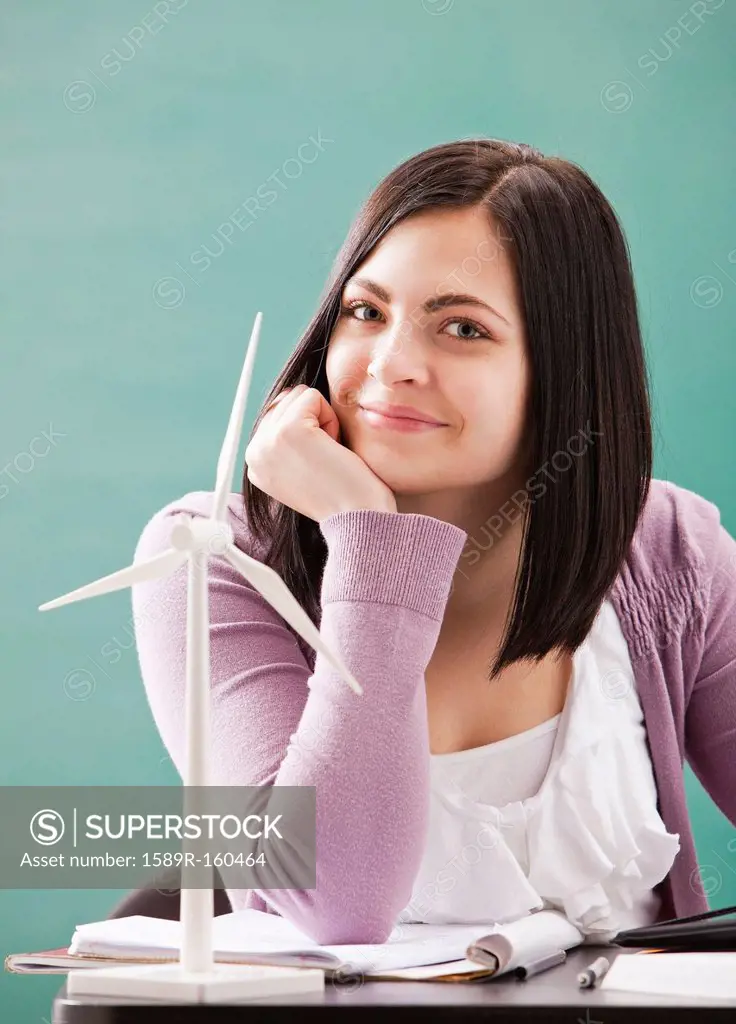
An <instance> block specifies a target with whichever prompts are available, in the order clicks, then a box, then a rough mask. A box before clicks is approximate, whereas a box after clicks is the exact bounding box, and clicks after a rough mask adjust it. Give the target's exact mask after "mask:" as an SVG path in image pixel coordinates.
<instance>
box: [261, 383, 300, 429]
mask: <svg viewBox="0 0 736 1024" xmlns="http://www.w3.org/2000/svg"><path fill="white" fill-rule="evenodd" d="M306 386H307V385H306V384H297V385H296V386H295V387H290V388H284V390H283V391H280V392H279V393H278V395H276V397H275V398H274V399H273V401H272V402H270V403H269V405H268V408H267V409H266V411H265V412H264V414H263V418H264V419H265V417H266V416H267V415H268V414H269V413H270V412H272V411H273V410H274V409H281V408H283V405H284V402H285V401H286V399H289V398H292V397H293V396H294V393H295V392H298V391H299V390H300V389H301V390H303V389H304V388H305V387H306ZM271 418H272V419H273V420H276V419H279V418H280V417H278V416H274V417H271Z"/></svg>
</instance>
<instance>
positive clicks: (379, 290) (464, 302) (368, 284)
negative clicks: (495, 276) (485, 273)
mask: <svg viewBox="0 0 736 1024" xmlns="http://www.w3.org/2000/svg"><path fill="white" fill-rule="evenodd" d="M349 284H357V285H359V286H360V287H361V288H365V289H366V291H369V292H373V294H374V295H375V296H376V297H377V298H379V299H381V301H382V302H386V303H388V304H389V305H390V304H391V296H390V294H389V293H388V292H387V291H386V289H385V288H383V287H382V286H381V285H380V284H376V282H375V281H371V280H370V278H368V277H351V278H350V279H349V280H348V281H346V282H345V285H346V286H347V285H349ZM447 306H480V307H481V308H482V309H487V310H488V312H489V313H493V315H494V316H497V317H498V319H499V320H503V322H504V323H505V324H506V325H507V326H508V327H510V326H511V324H510V323H509V322H508V320H507V319H506V317H505V316H502V315H501V314H500V313H499V312H498V310H497V309H494V308H493V306H489V305H488V303H487V302H483V300H482V299H479V298H478V297H477V296H476V295H464V294H458V293H457V292H445V294H444V295H436V296H433V297H430V298H429V299H426V300H425V301H424V302H423V303H422V307H421V308H422V309H423V311H424V312H425V313H435V312H436V311H437V310H438V309H445V308H446V307H447Z"/></svg>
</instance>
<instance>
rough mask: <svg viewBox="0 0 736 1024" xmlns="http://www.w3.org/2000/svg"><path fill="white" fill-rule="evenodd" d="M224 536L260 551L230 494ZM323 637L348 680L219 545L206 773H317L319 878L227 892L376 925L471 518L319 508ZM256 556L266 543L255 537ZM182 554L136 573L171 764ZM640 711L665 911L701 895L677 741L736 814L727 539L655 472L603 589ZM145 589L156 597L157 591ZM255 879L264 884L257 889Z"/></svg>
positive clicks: (179, 717) (395, 877) (419, 786)
mask: <svg viewBox="0 0 736 1024" xmlns="http://www.w3.org/2000/svg"><path fill="white" fill-rule="evenodd" d="M211 498H212V495H211V493H210V492H204V491H202V492H195V493H192V494H187V495H185V496H184V497H183V498H181V499H179V500H178V501H174V502H172V503H171V504H169V505H167V506H166V507H165V508H163V509H161V510H160V511H159V512H157V513H156V514H155V515H154V516H153V518H152V519H151V520H150V521H149V522H148V523H147V525H146V526H145V528H144V530H143V533H142V535H141V537H140V540H139V543H138V545H137V548H136V554H135V557H136V559H140V558H145V557H148V556H150V555H153V554H155V553H157V552H159V551H161V550H162V549H163V548H165V547H167V546H168V544H169V533H170V528H171V522H170V517H171V516H172V515H174V514H175V513H177V512H181V511H184V512H190V513H199V514H207V513H208V512H209V510H210V502H211ZM229 510H230V522H231V525H232V527H233V530H234V533H235V539H236V544H237V545H238V546H239V547H240V548H241V549H242V550H244V551H246V552H247V553H248V554H250V555H252V556H253V557H259V551H258V550H257V549H256V546H255V545H254V543H253V541H252V538H249V536H248V531H247V529H246V525H245V522H244V518H243V504H242V496H241V495H240V494H233V495H232V496H231V500H230V503H229ZM321 531H322V534H323V536H324V538H325V541H326V544H327V549H328V554H327V559H326V562H325V567H324V573H323V577H322V581H321V601H320V605H321V622H320V623H319V625H320V631H321V633H322V635H323V637H324V638H325V639H326V640H327V641H328V643H330V644H331V645H332V646H333V647H334V648H336V649H339V650H340V652H341V654H342V656H343V658H344V660H345V662H346V663H347V665H348V666H349V667H350V669H351V671H352V673H353V674H354V675H355V677H356V678H357V679H359V680H360V682H361V684H362V686H363V689H364V694H363V696H362V697H359V696H357V695H356V694H354V693H353V691H352V690H350V689H349V688H348V686H347V685H346V684H345V683H344V682H343V681H342V680H341V679H340V678H339V677H338V676H337V674H336V672H335V671H334V670H333V669H332V667H331V666H330V665H329V663H327V662H326V661H325V659H324V658H323V657H322V656H321V655H319V656H317V658H316V661H315V655H314V652H313V650H312V649H311V648H309V647H308V646H307V645H306V644H305V643H304V641H302V640H301V638H299V639H297V637H296V634H295V633H294V632H293V631H292V630H291V629H290V628H289V627H288V626H287V625H286V623H285V622H284V620H283V619H282V618H281V617H280V616H279V615H278V614H277V612H276V611H274V609H273V608H271V606H270V605H269V604H268V603H267V602H266V601H264V599H263V598H262V597H261V596H260V594H259V593H258V592H257V591H256V590H255V589H254V588H253V587H251V586H250V584H248V583H247V582H246V581H245V579H243V578H242V577H241V576H239V575H238V573H236V572H235V571H234V570H233V569H232V568H231V567H230V566H229V565H228V564H227V563H226V562H224V561H222V560H221V559H219V558H211V559H210V563H209V571H210V588H209V596H210V621H211V661H212V699H213V708H212V729H213V733H212V736H213V747H214V756H213V764H212V784H213V785H228V786H237V785H243V786H246V785H247V786H254V785H260V784H271V783H272V784H275V785H279V786H315V787H316V794H317V819H316V826H317V834H316V842H317V851H318V855H317V875H316V879H317V885H316V888H315V889H301V890H297V889H291V890H289V889H271V890H267V891H266V892H265V893H264V892H263V891H262V890H248V889H234V890H228V896H229V899H230V902H231V904H232V906H233V908H234V909H235V910H239V909H241V908H243V907H246V906H247V907H255V908H257V909H260V910H269V911H270V912H274V913H279V914H281V915H282V916H284V917H286V918H288V919H289V920H290V921H292V922H293V923H294V924H295V925H297V927H299V928H300V929H302V930H303V931H304V932H306V933H307V934H309V935H311V936H312V937H313V938H314V939H315V940H317V941H318V942H321V943H325V944H332V943H362V942H381V941H384V940H385V938H387V936H388V934H389V932H390V931H391V928H392V927H393V925H394V924H395V923H396V921H397V919H398V916H399V915H400V913H401V911H402V909H403V907H405V906H406V904H407V903H408V902H409V900H410V898H411V892H412V887H413V881H414V877H415V874H416V871H417V870H418V867H419V861H420V858H421V854H422V850H423V844H424V842H425V836H426V829H427V827H428V816H427V815H428V792H429V740H428V729H427V717H426V695H425V689H424V685H423V684H424V671H425V669H426V666H427V664H428V663H429V659H430V657H431V655H432V652H433V650H434V646H435V644H436V642H437V638H438V635H439V630H440V625H441V622H442V617H443V614H444V609H445V605H446V602H447V600H448V597H449V593H450V587H451V583H452V578H453V574H454V572H455V569H456V567H457V564H458V561H459V558H460V555H461V553H462V551H463V547H464V544H465V541H466V540H467V534H466V533H465V531H463V530H461V529H459V528H458V527H456V526H454V525H452V524H450V523H446V522H444V521H442V520H439V519H435V518H433V517H431V516H424V515H416V514H399V513H393V512H377V511H372V510H367V509H362V510H357V511H351V512H339V513H336V514H335V515H332V516H329V517H328V518H327V519H325V520H323V522H322V524H321ZM260 554H261V556H262V554H263V552H262V551H261V552H260ZM186 596H187V570H186V567H183V568H182V569H180V570H179V571H177V572H176V573H175V574H174V575H173V576H172V577H170V578H169V579H168V580H164V581H157V582H154V583H145V584H139V585H136V586H135V587H134V588H133V610H134V616H135V621H136V640H137V648H138V655H139V659H140V668H141V673H142V677H143V682H144V684H145V688H146V693H147V696H148V700H149V703H150V706H151V711H152V713H153V717H154V719H155V722H156V725H157V727H158V729H159V732H160V734H161V737H162V739H163V742H164V743H165V745H166V747H167V749H168V751H169V753H170V755H171V759H172V761H173V762H174V764H175V765H176V767H177V769H178V770H179V774H180V775H182V773H183V761H184V751H185V748H184V668H185V662H184V658H185V618H186ZM609 596H610V599H611V601H612V603H613V605H614V607H615V609H616V612H617V614H618V617H619V620H620V623H621V628H622V630H623V633H624V635H625V637H626V640H627V643H628V647H629V653H630V656H631V660H632V665H633V669H634V673H635V679H636V684H637V689H638V693H639V697H640V701H641V704H642V708H643V712H644V720H645V725H646V729H647V735H648V741H649V747H650V754H651V758H652V763H653V768H654V774H655V780H656V784H657V790H658V795H659V804H658V808H659V813H660V815H661V816H662V819H663V821H664V824H665V826H666V827H667V829H668V831H670V832H676V833H678V834H679V836H680V843H681V848H680V852H679V853H678V855H677V858H676V860H675V863H674V865H673V867H672V869H671V870H670V873H669V874H668V876H667V878H666V879H664V881H663V882H662V883H660V886H658V891H659V892H660V894H661V895H662V898H663V904H662V909H661V912H660V916H659V919H660V920H663V919H664V918H666V917H672V916H675V915H677V916H685V915H690V914H695V913H699V912H701V911H703V910H707V909H708V901H707V899H706V896H705V892H704V889H703V886H702V883H701V878H700V872H699V868H698V862H697V859H696V852H695V846H694V841H693V835H692V830H691V825H690V820H689V816H688V809H687V805H686V795H685V787H684V780H683V759H684V758H687V760H688V762H689V764H690V765H691V767H692V769H693V771H694V772H695V774H696V775H697V777H698V778H699V779H700V781H701V782H702V784H703V786H704V787H705V789H706V790H707V791H708V793H709V794H710V795H711V797H712V798H713V800H714V801H715V803H716V804H717V805H718V807H719V808H720V809H721V811H722V812H723V813H724V814H725V815H726V816H727V817H728V818H729V820H730V821H731V822H732V823H734V824H736V541H734V539H733V538H732V537H731V536H730V535H729V533H728V532H727V531H726V529H725V528H724V527H723V526H722V525H721V523H720V515H719V511H718V509H717V507H716V506H715V505H713V504H712V503H711V502H709V501H707V500H706V499H705V498H702V497H700V496H699V495H697V494H695V493H693V492H692V491H688V490H686V489H685V488H682V487H678V486H676V485H675V484H672V483H668V482H666V481H663V480H653V481H652V484H651V488H650V491H649V496H648V499H647V503H646V506H645V509H644V512H643V514H642V517H641V519H640V522H639V526H638V528H637V532H636V535H635V537H634V541H633V543H632V545H631V548H630V551H629V554H628V556H627V558H626V559H625V562H624V563H623V565H622V568H621V571H620V573H619V575H618V577H617V578H616V581H615V583H614V586H613V588H612V590H611V592H610V595H609ZM153 606H155V612H154V613H152V612H151V608H152V607H153ZM264 895H265V896H266V897H267V902H266V901H265V900H264V899H263V896H264Z"/></svg>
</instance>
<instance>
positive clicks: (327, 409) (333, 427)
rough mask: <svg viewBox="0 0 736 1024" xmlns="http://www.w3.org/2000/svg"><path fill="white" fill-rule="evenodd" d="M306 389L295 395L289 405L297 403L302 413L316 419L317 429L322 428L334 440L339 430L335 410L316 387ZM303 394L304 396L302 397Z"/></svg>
mask: <svg viewBox="0 0 736 1024" xmlns="http://www.w3.org/2000/svg"><path fill="white" fill-rule="evenodd" d="M307 390H308V394H307V393H306V392H302V393H301V395H296V396H295V397H294V401H293V402H292V403H290V406H294V407H296V406H297V404H298V406H299V412H300V413H301V414H302V415H303V414H305V413H307V414H311V415H312V416H313V417H314V419H315V420H316V425H317V426H318V427H319V429H320V430H324V431H325V433H326V434H328V435H329V436H330V437H331V438H332V439H333V441H336V440H337V438H338V435H339V432H340V421H339V420H338V418H337V415H336V413H335V410H334V409H333V408H332V406H331V405H330V403H329V402H328V401H327V399H326V398H325V396H324V395H323V394H322V392H321V391H319V390H318V389H317V388H308V389H307ZM304 395H306V397H302V396H304ZM300 398H301V401H300Z"/></svg>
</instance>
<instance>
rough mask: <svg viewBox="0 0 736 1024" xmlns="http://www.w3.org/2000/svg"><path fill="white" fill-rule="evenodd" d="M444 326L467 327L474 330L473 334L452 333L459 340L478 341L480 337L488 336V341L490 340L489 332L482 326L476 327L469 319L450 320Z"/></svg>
mask: <svg viewBox="0 0 736 1024" xmlns="http://www.w3.org/2000/svg"><path fill="white" fill-rule="evenodd" d="M446 326H447V327H451V326H458V327H467V328H469V329H470V330H471V331H475V334H471V335H466V334H454V335H453V337H454V338H457V339H458V340H459V341H478V340H479V339H480V338H488V339H489V341H490V340H491V336H490V334H489V333H488V332H487V331H485V330H484V329H483V328H482V327H478V325H477V324H474V323H473V322H472V321H471V320H450V321H449V322H448V323H447V325H446Z"/></svg>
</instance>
